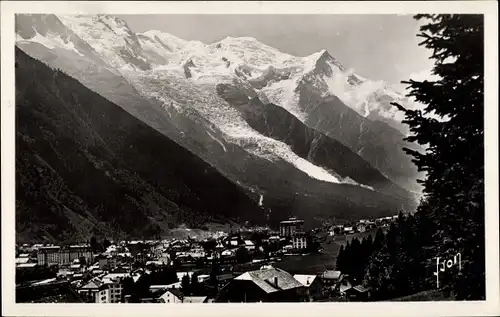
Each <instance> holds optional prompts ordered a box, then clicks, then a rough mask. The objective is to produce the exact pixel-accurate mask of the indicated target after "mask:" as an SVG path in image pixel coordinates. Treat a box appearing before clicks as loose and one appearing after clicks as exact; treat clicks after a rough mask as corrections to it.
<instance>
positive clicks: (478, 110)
mask: <svg viewBox="0 0 500 317" xmlns="http://www.w3.org/2000/svg"><path fill="white" fill-rule="evenodd" d="M415 18H416V19H428V21H429V22H428V24H426V25H423V26H422V27H421V28H420V31H421V34H420V35H419V36H421V37H422V38H423V39H424V40H423V42H422V43H421V45H423V46H424V47H426V48H428V49H430V50H432V53H433V54H432V56H431V59H433V60H434V61H435V66H434V68H433V74H434V75H436V76H437V77H438V79H436V80H434V81H428V80H426V81H423V82H419V81H414V80H410V81H409V82H407V83H408V84H409V94H408V95H409V96H411V97H413V98H415V100H416V101H417V102H419V103H420V104H423V105H424V106H425V109H424V110H411V109H405V108H403V107H402V106H401V105H398V104H395V105H396V106H397V107H398V109H399V110H401V111H403V112H404V113H405V117H406V119H405V120H404V121H403V123H406V124H408V125H409V127H410V132H411V134H410V136H409V137H407V138H406V140H407V141H409V142H415V143H418V144H421V145H423V146H424V147H425V152H424V153H420V152H417V151H415V150H412V149H408V148H406V149H404V150H405V152H406V153H408V154H409V155H411V156H413V162H414V163H415V164H416V165H417V167H418V169H419V170H420V171H423V172H425V173H426V178H425V179H424V180H421V181H420V183H421V184H422V185H423V188H424V189H423V192H424V195H425V200H426V204H423V205H420V206H419V209H418V212H422V211H424V209H426V210H425V212H427V213H428V214H429V216H430V218H431V219H432V221H433V222H434V224H435V225H436V230H435V232H434V234H433V235H432V237H433V239H434V242H435V244H436V245H437V246H439V247H437V249H436V250H435V252H434V253H435V254H434V256H441V257H450V256H453V255H454V254H456V253H457V252H460V253H461V254H462V271H461V272H460V274H457V275H455V276H456V277H455V278H454V279H453V281H452V283H451V284H450V285H451V286H452V288H453V292H454V294H455V296H456V298H457V299H475V300H480V299H484V297H485V253H484V244H485V236H484V138H483V115H484V93H483V91H484V88H483V86H484V74H483V69H484V49H483V44H484V24H483V16H482V15H468V14H458V15H457V14H452V15H449V14H446V15H417V16H415ZM431 115H432V116H431Z"/></svg>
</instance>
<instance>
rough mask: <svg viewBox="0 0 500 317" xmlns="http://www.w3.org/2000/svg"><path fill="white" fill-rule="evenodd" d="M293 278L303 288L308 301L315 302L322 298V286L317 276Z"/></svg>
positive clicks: (297, 276)
mask: <svg viewBox="0 0 500 317" xmlns="http://www.w3.org/2000/svg"><path fill="white" fill-rule="evenodd" d="M293 278H294V279H296V280H297V281H299V283H300V284H302V285H303V286H304V288H305V289H306V296H307V297H308V299H309V301H311V302H312V301H317V300H319V299H321V298H322V297H323V287H324V286H323V283H322V282H321V279H320V278H319V277H318V276H317V275H305V274H296V275H294V276H293Z"/></svg>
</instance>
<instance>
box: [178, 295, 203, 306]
mask: <svg viewBox="0 0 500 317" xmlns="http://www.w3.org/2000/svg"><path fill="white" fill-rule="evenodd" d="M182 302H183V303H184V304H202V303H207V302H208V297H207V296H185V297H184V300H183V301H182Z"/></svg>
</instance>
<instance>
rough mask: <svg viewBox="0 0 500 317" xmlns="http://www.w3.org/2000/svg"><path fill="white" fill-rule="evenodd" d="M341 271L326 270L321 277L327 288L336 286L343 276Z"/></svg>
mask: <svg viewBox="0 0 500 317" xmlns="http://www.w3.org/2000/svg"><path fill="white" fill-rule="evenodd" d="M341 274H342V273H341V272H340V271H333V270H326V271H324V272H323V273H322V274H321V275H320V278H321V280H322V281H323V284H324V285H325V286H330V287H331V286H335V285H336V284H337V282H338V281H339V279H340V276H341Z"/></svg>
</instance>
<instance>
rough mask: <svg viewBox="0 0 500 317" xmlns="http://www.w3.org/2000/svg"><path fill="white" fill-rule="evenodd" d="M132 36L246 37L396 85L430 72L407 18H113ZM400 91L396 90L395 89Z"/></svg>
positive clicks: (414, 27) (204, 39)
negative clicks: (322, 56)
mask: <svg viewBox="0 0 500 317" xmlns="http://www.w3.org/2000/svg"><path fill="white" fill-rule="evenodd" d="M118 17H120V18H122V19H123V20H125V21H126V22H127V24H128V26H129V27H130V28H131V29H132V31H134V32H136V33H138V32H144V31H148V30H160V31H163V32H167V33H170V34H172V35H175V36H177V37H180V38H182V39H185V40H199V41H202V42H204V43H207V44H209V43H213V42H217V41H219V40H221V39H223V38H225V37H227V36H232V37H238V36H250V37H254V38H256V39H257V40H259V41H261V42H263V43H265V44H267V45H269V46H272V47H275V48H277V49H278V50H280V51H282V52H286V53H289V54H292V55H296V56H307V55H309V54H312V53H315V52H318V51H320V50H321V49H327V50H328V52H329V53H330V54H331V55H332V56H334V57H335V58H337V59H338V60H339V61H340V63H342V64H343V65H344V66H345V67H346V68H348V69H354V70H355V71H356V73H357V74H359V75H361V76H363V77H367V78H369V79H372V80H384V81H386V82H388V83H389V84H399V83H400V82H401V81H402V80H407V79H409V78H410V77H411V78H414V79H422V77H426V76H427V75H428V73H429V71H430V69H431V68H432V61H430V60H429V59H428V57H429V56H430V51H429V50H427V49H425V48H423V47H419V46H418V43H419V41H420V40H421V39H420V38H418V37H417V36H416V35H417V33H418V28H419V24H421V23H422V22H419V21H416V20H414V19H413V18H412V16H410V15H346V14H344V15H212V14H210V15H209V14H206V15H203V14H186V15H185V14H182V15H177V14H172V15H164V14H163V15H118ZM399 87H401V86H399Z"/></svg>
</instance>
